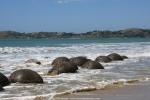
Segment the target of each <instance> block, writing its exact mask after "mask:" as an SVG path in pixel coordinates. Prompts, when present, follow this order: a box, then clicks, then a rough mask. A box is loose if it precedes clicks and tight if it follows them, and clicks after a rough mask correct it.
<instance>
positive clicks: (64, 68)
mask: <svg viewBox="0 0 150 100" xmlns="http://www.w3.org/2000/svg"><path fill="white" fill-rule="evenodd" d="M77 70H78V67H77V65H76V64H74V63H73V62H71V61H62V62H59V63H57V64H53V67H52V69H50V70H49V72H48V75H58V74H61V73H76V72H77Z"/></svg>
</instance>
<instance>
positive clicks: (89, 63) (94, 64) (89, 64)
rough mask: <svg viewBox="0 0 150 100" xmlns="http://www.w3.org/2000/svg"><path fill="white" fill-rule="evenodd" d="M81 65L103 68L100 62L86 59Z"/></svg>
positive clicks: (89, 67) (88, 67) (83, 66)
mask: <svg viewBox="0 0 150 100" xmlns="http://www.w3.org/2000/svg"><path fill="white" fill-rule="evenodd" d="M81 67H82V68H87V69H104V67H103V66H102V65H101V64H100V63H98V62H96V61H92V60H88V61H87V62H85V63H84V64H83V65H82V66H81Z"/></svg>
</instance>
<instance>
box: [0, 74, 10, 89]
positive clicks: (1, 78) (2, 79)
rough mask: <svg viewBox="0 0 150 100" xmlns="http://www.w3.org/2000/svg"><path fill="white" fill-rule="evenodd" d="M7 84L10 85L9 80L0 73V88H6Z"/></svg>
mask: <svg viewBox="0 0 150 100" xmlns="http://www.w3.org/2000/svg"><path fill="white" fill-rule="evenodd" d="M9 84H10V81H9V79H8V78H7V77H6V76H5V75H3V74H2V73H0V86H2V87H3V86H7V85H9Z"/></svg>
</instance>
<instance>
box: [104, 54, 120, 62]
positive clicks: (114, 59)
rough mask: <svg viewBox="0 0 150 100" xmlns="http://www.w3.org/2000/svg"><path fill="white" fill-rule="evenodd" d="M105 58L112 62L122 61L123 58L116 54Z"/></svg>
mask: <svg viewBox="0 0 150 100" xmlns="http://www.w3.org/2000/svg"><path fill="white" fill-rule="evenodd" d="M107 57H109V58H110V59H111V60H112V61H119V60H123V58H122V57H121V56H120V55H119V54H117V53H111V54H109V55H108V56H107Z"/></svg>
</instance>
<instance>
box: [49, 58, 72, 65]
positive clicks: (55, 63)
mask: <svg viewBox="0 0 150 100" xmlns="http://www.w3.org/2000/svg"><path fill="white" fill-rule="evenodd" d="M68 61H70V60H69V59H68V58H67V57H57V58H56V59H54V60H53V62H52V64H51V65H53V66H57V64H58V65H59V64H60V63H62V62H68Z"/></svg>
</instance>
